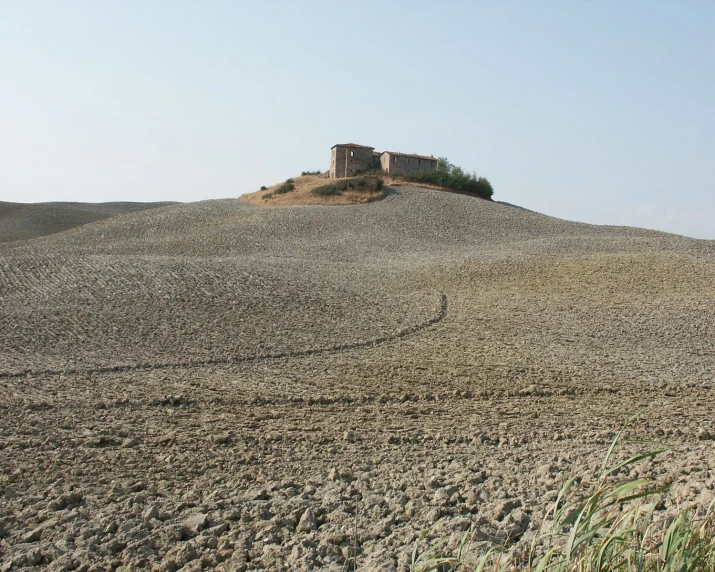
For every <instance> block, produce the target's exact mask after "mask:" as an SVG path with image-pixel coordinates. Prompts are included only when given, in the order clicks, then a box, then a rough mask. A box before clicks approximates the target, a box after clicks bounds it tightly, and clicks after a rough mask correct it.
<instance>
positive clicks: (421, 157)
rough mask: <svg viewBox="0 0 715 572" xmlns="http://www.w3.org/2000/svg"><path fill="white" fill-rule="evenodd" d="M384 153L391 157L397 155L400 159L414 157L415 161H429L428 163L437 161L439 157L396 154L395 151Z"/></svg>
mask: <svg viewBox="0 0 715 572" xmlns="http://www.w3.org/2000/svg"><path fill="white" fill-rule="evenodd" d="M383 153H389V154H390V155H397V156H398V157H412V158H414V159H427V160H428V161H436V160H437V157H433V156H432V155H429V156H427V155H413V154H411V153H396V152H395V151H383Z"/></svg>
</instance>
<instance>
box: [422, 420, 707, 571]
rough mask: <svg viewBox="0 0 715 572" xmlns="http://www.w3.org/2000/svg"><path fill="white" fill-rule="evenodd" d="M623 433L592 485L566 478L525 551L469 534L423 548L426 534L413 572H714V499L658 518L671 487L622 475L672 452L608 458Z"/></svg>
mask: <svg viewBox="0 0 715 572" xmlns="http://www.w3.org/2000/svg"><path fill="white" fill-rule="evenodd" d="M626 426H627V425H626ZM624 430H625V427H624V428H623V429H622V430H621V431H620V433H619V434H618V435H617V436H616V437H615V439H614V440H613V442H612V443H611V446H610V447H609V449H608V452H607V453H606V456H605V458H604V461H603V465H602V467H601V474H600V477H599V478H598V479H597V480H596V481H595V482H586V481H585V480H581V479H578V478H572V479H569V480H567V481H566V482H565V483H564V485H563V486H562V488H561V490H560V492H559V495H558V497H557V499H556V501H555V502H554V504H553V506H552V507H551V508H550V509H549V510H548V511H547V513H546V516H545V517H544V519H543V521H542V523H541V526H540V527H539V529H538V531H537V533H536V536H535V537H534V541H533V542H532V544H531V549H530V551H529V554H528V556H525V557H522V558H521V559H517V558H515V557H512V558H510V557H508V556H507V553H506V547H505V546H493V545H492V546H489V545H486V544H484V543H482V544H480V545H473V544H472V542H471V538H470V533H466V534H465V535H464V536H463V538H462V541H461V543H460V544H459V546H458V547H456V548H455V549H453V550H451V551H447V550H446V549H445V548H446V545H447V541H448V539H444V540H440V541H438V542H437V543H435V544H432V545H431V546H429V547H426V548H423V547H422V542H423V541H424V537H425V535H426V533H424V534H423V535H422V536H421V537H420V539H419V540H418V541H417V543H416V546H415V549H414V551H413V554H412V572H443V571H448V570H450V571H451V570H454V571H456V570H461V571H463V572H470V571H474V572H483V571H484V572H486V571H494V572H504V571H513V570H527V571H529V572H542V571H543V572H547V571H548V572H621V571H622V572H713V571H715V503H713V504H711V505H710V506H709V507H708V508H707V509H706V510H704V511H702V510H701V512H702V514H701V513H699V512H698V507H694V506H693V507H683V508H681V509H680V511H679V512H678V513H677V514H675V515H674V516H670V517H669V518H666V517H665V516H661V517H660V518H656V517H655V516H654V513H655V508H656V506H657V505H658V503H659V502H660V501H662V500H663V495H664V494H665V493H666V492H667V490H668V487H667V486H666V487H658V486H657V483H656V481H655V480H654V479H652V478H635V479H627V478H626V479H622V478H619V475H623V474H628V473H630V472H631V470H632V469H634V468H635V467H636V466H637V465H639V464H641V463H643V462H644V461H647V460H649V459H653V458H655V457H657V456H658V455H661V454H662V453H664V452H666V451H667V450H669V449H668V448H657V449H654V450H650V451H646V452H643V453H638V454H636V455H633V456H630V457H627V458H626V459H625V460H622V461H612V457H613V453H614V451H615V450H616V447H617V445H618V444H619V443H620V440H621V436H622V435H623V431H624ZM639 443H640V444H641V445H644V444H645V443H644V442H639Z"/></svg>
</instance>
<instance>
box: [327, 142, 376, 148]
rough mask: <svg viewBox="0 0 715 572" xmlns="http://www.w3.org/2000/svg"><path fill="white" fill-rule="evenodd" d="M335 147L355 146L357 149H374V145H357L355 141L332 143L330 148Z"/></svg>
mask: <svg viewBox="0 0 715 572" xmlns="http://www.w3.org/2000/svg"><path fill="white" fill-rule="evenodd" d="M336 147H355V148H357V149H374V147H368V146H367V145H358V144H357V143H338V144H336V145H333V146H332V147H331V149H335V148H336Z"/></svg>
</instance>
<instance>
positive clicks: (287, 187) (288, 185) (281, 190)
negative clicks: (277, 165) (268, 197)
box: [273, 179, 295, 195]
mask: <svg viewBox="0 0 715 572" xmlns="http://www.w3.org/2000/svg"><path fill="white" fill-rule="evenodd" d="M293 189H295V185H294V184H293V179H287V180H286V182H285V183H283V184H282V185H281V186H280V187H278V188H277V189H274V191H273V194H274V195H283V194H285V193H289V192H290V191H292V190H293Z"/></svg>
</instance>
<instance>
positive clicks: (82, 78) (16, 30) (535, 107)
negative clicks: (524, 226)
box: [0, 0, 715, 239]
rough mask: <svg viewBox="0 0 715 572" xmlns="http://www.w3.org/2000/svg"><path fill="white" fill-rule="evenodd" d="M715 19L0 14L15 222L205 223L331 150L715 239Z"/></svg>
mask: <svg viewBox="0 0 715 572" xmlns="http://www.w3.org/2000/svg"><path fill="white" fill-rule="evenodd" d="M714 68H715V3H713V2H706V1H705V0H703V1H702V2H696V1H688V0H679V1H676V0H672V1H669V2H666V1H658V0H647V1H637V0H628V1H617V2H615V1H614V2H604V1H599V2H593V1H585V0H584V1H572V0H568V1H567V0H564V1H561V2H547V1H539V2H533V1H529V2H516V1H514V2H512V1H501V2H496V1H493V2H477V1H466V0H465V1H439V2H420V1H419V0H412V1H409V2H397V1H394V2H390V1H386V0H385V1H381V2H377V1H376V2H370V1H367V0H363V1H355V0H351V1H350V2H343V1H340V0H332V1H330V2H310V1H298V0H294V1H290V2H289V1H285V2H270V1H261V2H258V1H254V2H239V1H218V0H215V1H211V0H200V1H199V0H194V1H180V0H171V1H168V0H167V1H158V0H157V1H151V0H142V1H127V0H122V1H119V0H117V1H115V2H110V1H96V0H91V1H89V0H88V1H72V0H63V1H61V2H60V1H57V0H51V1H49V0H48V1H46V2H41V1H34V0H21V1H20V0H12V1H5V0H0V200H4V201H16V202H36V201H55V200H57V201H60V200H61V201H116V200H131V201H159V200H179V201H195V200H202V199H211V198H221V197H235V196H237V195H240V194H242V193H245V192H250V191H254V190H256V189H257V188H258V187H259V186H260V185H271V184H273V183H275V182H278V181H281V180H283V179H285V178H287V177H289V176H292V175H296V174H299V173H300V171H303V170H314V169H324V170H327V169H328V166H329V160H330V147H331V146H332V145H333V144H335V143H343V142H356V143H361V144H364V145H371V146H374V147H376V148H377V149H378V150H393V151H403V152H413V153H420V154H428V155H429V154H433V155H436V156H446V157H448V158H449V159H450V161H451V162H452V163H455V164H457V165H460V166H462V167H463V168H465V169H467V170H469V171H475V172H476V173H477V174H478V175H482V176H485V177H487V178H488V179H489V180H490V181H491V182H492V184H493V185H494V188H495V197H494V198H495V199H497V200H502V201H507V202H510V203H515V204H518V205H521V206H524V207H527V208H530V209H534V210H536V211H539V212H542V213H545V214H549V215H553V216H558V217H562V218H567V219H571V220H579V221H585V222H591V223H599V224H627V225H635V226H644V227H648V228H656V229H660V230H667V231H670V232H676V233H679V234H685V235H688V236H693V237H698V238H710V239H715V69H714Z"/></svg>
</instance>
